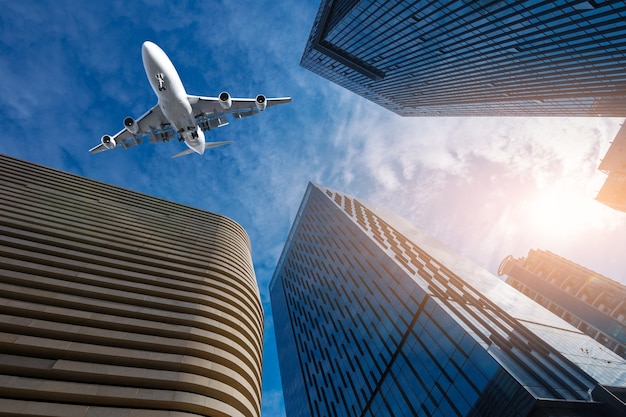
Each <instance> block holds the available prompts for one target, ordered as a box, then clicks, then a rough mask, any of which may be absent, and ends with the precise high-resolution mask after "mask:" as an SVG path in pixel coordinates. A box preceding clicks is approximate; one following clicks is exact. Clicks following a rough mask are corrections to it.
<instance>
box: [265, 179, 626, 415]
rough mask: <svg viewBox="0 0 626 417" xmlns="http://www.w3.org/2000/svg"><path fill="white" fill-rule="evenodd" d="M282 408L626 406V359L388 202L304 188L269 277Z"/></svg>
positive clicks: (405, 410)
mask: <svg viewBox="0 0 626 417" xmlns="http://www.w3.org/2000/svg"><path fill="white" fill-rule="evenodd" d="M270 297H271V303H272V311H273V320H274V329H275V332H276V338H277V345H278V356H279V363H280V370H281V378H282V382H283V390H284V398H285V406H286V410H287V416H288V417H305V416H363V417H374V416H376V417H380V416H468V417H469V416H471V417H479V416H480V417H488V416H493V417H496V416H497V417H509V416H515V417H523V416H532V417H546V416H565V415H567V416H569V417H574V416H594V417H596V416H606V417H608V416H618V415H626V404H625V403H624V399H626V362H625V361H624V360H623V359H622V358H620V357H619V356H617V355H616V354H615V353H613V352H611V351H610V350H608V349H606V348H605V347H604V346H602V345H600V344H599V343H598V342H596V341H595V340H593V339H591V338H590V337H589V336H587V335H585V334H583V333H582V332H580V331H579V330H578V329H576V328H574V327H573V326H571V325H570V324H568V323H566V322H565V321H563V320H561V319H560V318H558V317H557V316H555V315H554V314H552V313H551V312H549V311H548V310H546V309H545V308H543V307H541V306H540V305H539V304H537V303H535V302H534V301H532V300H530V299H529V298H528V297H526V296H524V295H523V294H521V293H520V292H519V291H517V290H515V289H514V288H512V287H510V286H509V285H507V284H506V283H504V282H503V281H501V280H500V279H498V278H497V277H495V276H494V275H492V274H490V273H489V272H487V271H486V270H484V269H482V268H480V267H478V266H476V265H475V264H473V263H472V262H471V261H469V260H467V259H466V258H464V257H461V256H460V255H457V254H455V253H454V252H452V251H451V250H450V249H448V248H447V247H446V246H444V245H443V244H441V243H439V242H438V241H436V240H435V239H433V238H432V237H430V236H429V235H427V234H426V233H424V232H423V231H421V230H419V229H417V228H415V227H413V226H412V225H410V224H409V223H407V222H406V221H405V220H402V219H401V218H399V217H398V216H397V215H395V214H393V213H392V212H390V211H387V210H383V209H380V208H377V207H374V206H372V205H368V204H365V203H363V202H361V201H359V200H358V199H356V198H352V197H349V196H347V195H344V194H341V193H338V192H335V191H332V190H329V189H327V188H324V187H321V186H316V185H312V184H310V185H309V187H308V188H307V190H306V193H305V195H304V199H303V201H302V204H301V206H300V209H299V211H298V213H297V214H296V219H295V222H294V224H293V226H292V229H291V231H290V233H289V236H288V238H287V242H286V245H285V248H284V250H283V253H282V255H281V257H280V259H279V261H278V264H277V268H276V271H275V273H274V276H273V278H272V281H271V283H270Z"/></svg>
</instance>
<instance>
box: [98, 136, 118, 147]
mask: <svg viewBox="0 0 626 417" xmlns="http://www.w3.org/2000/svg"><path fill="white" fill-rule="evenodd" d="M100 140H101V141H102V144H103V145H104V147H105V148H107V149H114V148H115V147H116V146H117V143H115V139H113V138H112V137H111V136H109V135H104V136H102V139H100Z"/></svg>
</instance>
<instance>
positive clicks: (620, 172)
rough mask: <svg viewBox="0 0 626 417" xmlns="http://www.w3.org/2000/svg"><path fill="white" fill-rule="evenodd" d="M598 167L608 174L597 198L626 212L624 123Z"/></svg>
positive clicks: (625, 134) (625, 131)
mask: <svg viewBox="0 0 626 417" xmlns="http://www.w3.org/2000/svg"><path fill="white" fill-rule="evenodd" d="M598 169H599V170H600V171H602V172H604V173H605V174H607V175H608V177H607V179H606V181H605V182H604V185H603V186H602V188H601V189H600V192H598V195H597V196H596V200H598V201H599V202H601V203H603V204H606V205H607V206H609V207H611V208H614V209H615V210H619V211H624V212H626V128H624V125H622V127H621V128H620V129H619V132H617V136H615V139H614V140H613V142H612V143H611V146H609V149H608V150H607V152H606V155H605V156H604V158H603V159H602V162H600V165H599V166H598Z"/></svg>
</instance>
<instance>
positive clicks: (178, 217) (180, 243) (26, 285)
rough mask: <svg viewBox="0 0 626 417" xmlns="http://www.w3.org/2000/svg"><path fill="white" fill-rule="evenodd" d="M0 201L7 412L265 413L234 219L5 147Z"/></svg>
mask: <svg viewBox="0 0 626 417" xmlns="http://www.w3.org/2000/svg"><path fill="white" fill-rule="evenodd" d="M0 207H1V210H0V229H1V232H0V315H1V317H0V414H1V415H6V416H9V415H10V416H22V417H25V416H64V417H74V416H81V417H83V416H84V417H97V416H128V417H131V416H136V417H140V416H150V417H173V416H180V417H183V416H200V415H202V416H240V417H243V416H245V417H258V416H259V415H260V401H261V361H262V344H263V311H262V307H261V302H260V299H259V291H258V287H257V283H256V278H255V275H254V270H253V268H252V261H251V256H250V243H249V240H248V236H247V235H246V232H245V231H244V230H243V229H242V228H241V226H239V225H238V224H236V223H235V222H234V221H232V220H230V219H228V218H226V217H224V216H221V215H219V214H214V213H209V212H206V211H203V210H199V209H195V208H191V207H188V206H184V205H181V204H176V203H173V202H169V201H165V200H161V199H158V198H154V197H150V196H147V195H144V194H140V193H137V192H133V191H128V190H124V189H120V188H117V187H113V186H110V185H106V184H103V183H100V182H96V181H93V180H89V179H86V178H81V177H78V176H76V175H71V174H67V173H64V172H60V171H56V170H53V169H49V168H45V167H42V166H38V165H35V164H32V163H28V162H24V161H20V160H17V159H13V158H10V157H7V156H0Z"/></svg>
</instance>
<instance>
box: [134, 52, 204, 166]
mask: <svg viewBox="0 0 626 417" xmlns="http://www.w3.org/2000/svg"><path fill="white" fill-rule="evenodd" d="M141 57H142V60H143V66H144V68H145V70H146V75H147V76H148V80H149V81H150V85H151V86H152V89H153V90H154V93H155V94H156V95H157V97H158V98H159V103H158V104H159V107H160V108H161V110H162V111H163V115H164V116H165V117H166V118H167V120H168V121H169V122H170V123H171V125H172V127H173V128H174V129H175V130H176V131H177V132H178V135H179V137H180V138H181V139H182V140H184V141H185V144H186V145H187V146H188V147H189V148H190V149H193V150H194V151H195V152H197V153H199V154H200V155H202V154H203V153H204V146H205V138H204V132H203V131H202V129H200V127H199V126H198V125H197V124H196V119H195V117H194V115H193V113H192V109H191V104H190V103H189V99H188V97H187V92H186V91H185V87H184V86H183V83H182V81H181V80H180V76H179V75H178V72H176V68H174V65H173V64H172V61H170V59H169V58H168V57H167V55H166V54H165V52H163V50H162V49H161V48H159V47H158V46H157V45H156V44H154V43H152V42H149V41H146V42H144V43H143V45H142V47H141Z"/></svg>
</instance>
